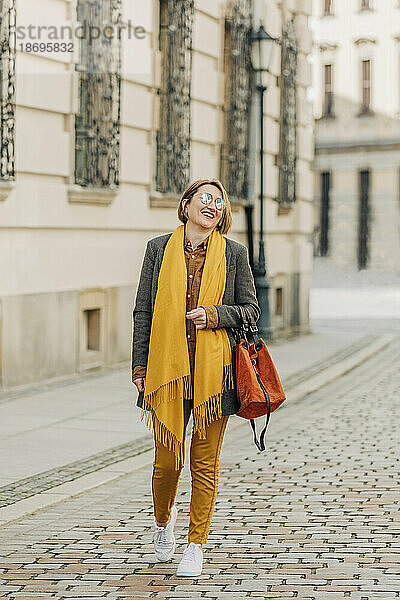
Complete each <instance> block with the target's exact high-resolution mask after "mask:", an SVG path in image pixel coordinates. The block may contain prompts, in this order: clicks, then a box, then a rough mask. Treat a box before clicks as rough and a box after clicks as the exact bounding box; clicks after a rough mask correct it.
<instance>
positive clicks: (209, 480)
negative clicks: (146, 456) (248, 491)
mask: <svg viewBox="0 0 400 600" xmlns="http://www.w3.org/2000/svg"><path fill="white" fill-rule="evenodd" d="M184 406H185V410H184V415H185V434H186V427H187V424H188V421H189V418H190V413H191V410H192V409H191V407H190V405H189V403H188V402H185V403H184ZM228 419H229V415H226V416H223V417H222V418H221V419H217V420H216V421H214V422H213V423H211V424H210V425H209V426H208V428H207V430H206V432H207V433H206V435H207V437H206V439H204V440H201V439H199V437H198V435H197V433H196V434H195V433H192V439H191V444H190V472H191V479H192V489H191V498H190V520H189V533H188V543H190V542H195V543H196V544H204V543H206V542H207V538H208V533H209V531H210V525H211V519H212V515H213V512H214V506H215V501H216V499H217V492H218V480H219V458H220V453H221V447H222V442H223V438H224V434H225V430H226V426H227V423H228ZM184 439H185V437H184ZM184 452H185V450H184ZM181 471H182V469H181V470H179V471H176V470H175V457H174V454H173V452H172V451H170V450H168V448H166V447H165V446H164V445H162V444H159V443H157V442H156V441H155V452H154V461H153V475H152V492H153V504H154V516H155V518H156V520H157V522H158V523H166V522H167V521H168V520H169V517H170V513H171V508H172V506H173V505H174V501H175V496H176V492H177V488H178V482H179V477H180V475H181Z"/></svg>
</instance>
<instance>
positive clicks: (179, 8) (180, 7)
mask: <svg viewBox="0 0 400 600" xmlns="http://www.w3.org/2000/svg"><path fill="white" fill-rule="evenodd" d="M193 14H194V0H181V1H180V2H174V1H172V0H160V15H159V19H160V25H159V49H160V52H161V69H162V75H161V88H160V90H159V98H160V103H159V129H158V131H157V136H156V143H157V166H156V190H157V191H159V192H165V193H173V194H181V192H182V189H184V188H185V187H186V186H187V185H188V183H189V178H190V121H191V116H190V88H191V80H192V28H193Z"/></svg>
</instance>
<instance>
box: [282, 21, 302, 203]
mask: <svg viewBox="0 0 400 600" xmlns="http://www.w3.org/2000/svg"><path fill="white" fill-rule="evenodd" d="M297 52H298V45H297V36H296V29H295V23H294V19H293V18H292V19H291V20H290V21H288V23H287V24H286V25H285V27H284V30H283V33H282V58H281V125H280V148H279V160H278V166H279V198H278V200H279V203H280V204H281V206H290V205H291V204H293V203H294V202H295V201H296V155H297V81H296V75H297Z"/></svg>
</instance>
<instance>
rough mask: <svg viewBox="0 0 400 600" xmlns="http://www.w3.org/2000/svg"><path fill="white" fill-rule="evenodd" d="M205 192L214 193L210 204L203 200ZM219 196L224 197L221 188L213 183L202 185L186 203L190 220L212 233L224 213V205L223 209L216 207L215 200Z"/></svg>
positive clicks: (186, 210)
mask: <svg viewBox="0 0 400 600" xmlns="http://www.w3.org/2000/svg"><path fill="white" fill-rule="evenodd" d="M203 192H208V193H209V194H211V195H212V201H211V202H210V204H204V203H203V202H202V200H201V194H202V193H203ZM217 198H223V197H222V192H221V191H220V190H219V188H217V187H216V186H215V185H212V184H211V183H205V184H204V185H201V186H200V187H199V188H198V189H197V191H196V192H195V194H194V196H192V199H191V200H189V202H188V203H186V204H185V209H184V212H185V213H186V215H187V217H188V220H189V221H191V222H192V223H194V224H196V225H199V226H200V227H202V228H203V229H206V230H208V231H210V233H211V231H212V230H213V229H214V227H216V226H217V225H218V222H219V221H220V219H221V218H222V215H223V214H224V207H222V209H221V210H217V208H216V205H215V201H216V199H217ZM217 205H218V202H217Z"/></svg>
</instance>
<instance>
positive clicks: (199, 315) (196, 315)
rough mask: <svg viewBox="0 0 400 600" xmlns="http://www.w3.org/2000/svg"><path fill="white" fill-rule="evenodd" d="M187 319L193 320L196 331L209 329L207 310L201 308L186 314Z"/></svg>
mask: <svg viewBox="0 0 400 600" xmlns="http://www.w3.org/2000/svg"><path fill="white" fill-rule="evenodd" d="M186 318H187V319H192V321H193V323H194V324H195V325H196V329H205V328H206V327H207V314H206V310H205V308H203V307H202V306H200V307H199V308H194V309H193V310H189V312H187V313H186Z"/></svg>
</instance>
